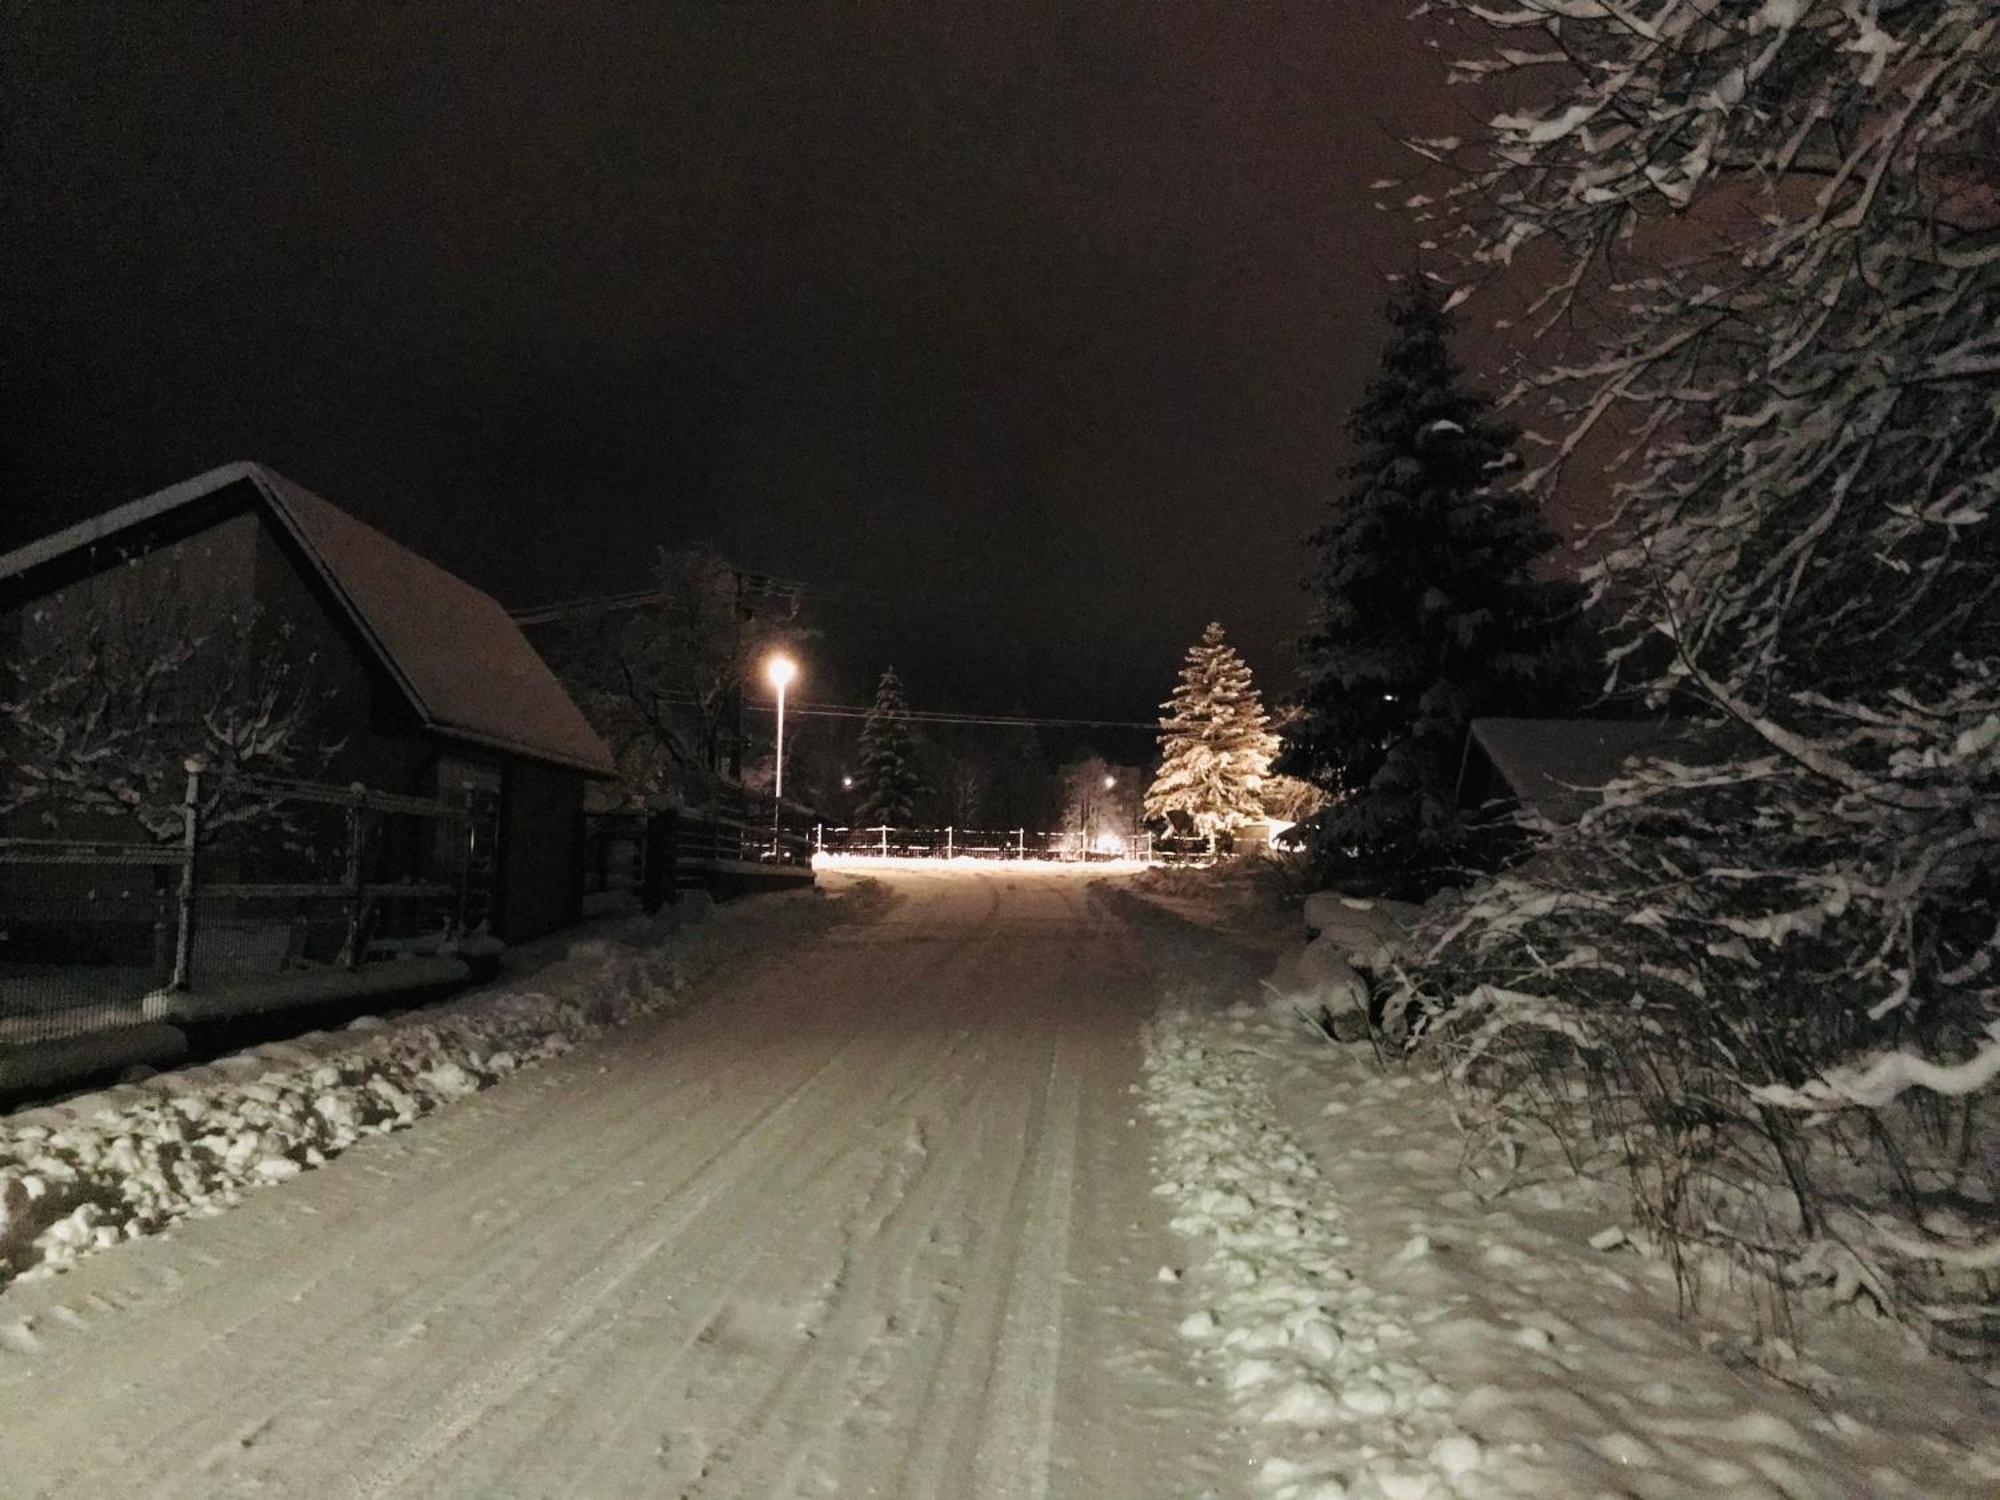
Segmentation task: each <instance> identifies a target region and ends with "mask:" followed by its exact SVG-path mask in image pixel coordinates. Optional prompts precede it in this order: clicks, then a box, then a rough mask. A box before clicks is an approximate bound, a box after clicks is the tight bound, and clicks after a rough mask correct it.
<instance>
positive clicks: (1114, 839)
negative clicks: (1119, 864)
mask: <svg viewBox="0 0 2000 1500" xmlns="http://www.w3.org/2000/svg"><path fill="white" fill-rule="evenodd" d="M1096 843H1097V852H1098V853H1099V854H1123V853H1124V852H1125V840H1124V839H1122V838H1121V837H1119V836H1118V835H1117V834H1115V833H1100V834H1099V835H1098V836H1097V840H1096Z"/></svg>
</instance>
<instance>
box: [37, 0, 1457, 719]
mask: <svg viewBox="0 0 2000 1500" xmlns="http://www.w3.org/2000/svg"><path fill="white" fill-rule="evenodd" d="M1407 9H1408V5H1407V0H1305V3H1299V4H1291V5H1239V4H1223V3H1219V0H1217V3H1209V4H1200V5H1195V4H1149V5H1146V6H1113V5H1108V4H1107V5H1084V4H1066V5H1005V6H994V5H986V4H960V3H939V0H930V3H926V4H919V5H910V6H899V7H889V6H883V5H874V4H869V5H814V6H755V7H750V6H745V7H734V6H731V7H724V6H720V5H662V4H656V3H637V0H632V3H610V0H587V3H586V0H563V3H555V0H549V3H542V4H530V3H516V4H508V5H502V6H493V7H490V8H488V7H478V6H475V5H473V4H470V3H451V4H434V5H425V6H420V7H402V6H393V5H388V4H383V3H380V0H366V3H361V4H347V3H330V0H313V3H310V4H300V5H291V4H286V5H277V4H244V5H217V6H206V7H188V6H184V5H178V4H162V3H148V4H144V5H132V4H125V5H118V6H112V7H98V6H89V5H80V4H72V3H67V0H66V3H64V4H62V5H33V4H20V3H10V4H9V5H7V7H6V14H7V19H6V21H5V24H4V36H0V109H4V111H5V118H4V121H0V125H3V126H4V131H3V132H0V182H4V193H5V203H6V209H5V212H6V215H7V218H8V234H7V243H8V250H7V254H6V255H5V257H4V258H0V296H4V307H0V314H4V317H5V325H6V337H5V342H4V347H0V361H4V364H3V365H0V401H3V402H4V415H0V441H4V452H3V453H0V481H4V482H3V483H0V547H4V546H11V545H15V544H18V543H20V542H22V541H25V540H27V539H29V538H30V537H32V536H35V535H38V534H40V533H42V532H44V531H47V530H50V529H53V528H54V527H56V526H59V525H63V524H67V523H68V522H70V521H73V520H76V519H78V518H80V517H82V516H84V515H87V514H90V513H92V512H94V511H96V510H99V509H102V508H104V507H105V506H108V505H110V504H114V503H116V502H119V501H122V500H126V499H130V498H132V497H134V496H136V495H139V494H142V493H145V492H146V491H148V490H151V489H153V488H157V487H158V486H160V485H162V484H166V483H169V482H172V481H173V480H176V479H179V478H183V477H185V476H187V475H189V474H192V473H194V472H196V471H198V470H200V469H203V468H206V467H209V466H211V465H213V464H217V463H221V462H224V461H227V460H230V459H234V458H256V459H260V460H262V461H264V462H266V463H268V464H270V465H272V466H274V467H276V468H278V469H279V470H281V471H283V472H285V473H287V474H289V475H291V476H292V477H294V478H296V479H298V480H300V481H301V482H303V483H305V484H306V485H308V486H309V487H312V488H314V489H316V490H318V491H319V492H321V493H322V494H324V495H326V496H327V497H328V498H329V499H331V500H333V501H335V502H336V503H337V504H339V505H342V506H343V507H345V508H346V509H348V510H350V511H351V512H353V513H354V514H356V515H358V516H360V517H361V518H362V519H364V520H367V521H369V522H371V523H373V524H375V525H378V526H380V527H382V528H383V529H385V530H387V531H388V532H390V533H391V534H392V535H394V536H396V537H397V538H398V539H400V540H402V541H404V542H406V543H408V544H409V545H411V546H413V547H416V548H417V549H418V550H420V551H422V552H424V553H426V554H428V555H430V556H432V557H434V558H435V559H437V560H438V561H439V562H441V563H443V564H444V565H445V566H447V567H450V568H452V569H454V570H455V571H458V572H460V573H462V574H463V575H465V576H466V577H467V578H469V579H471V580H472V581H473V582H475V583H477V584H479V585H480V586H482V587H484V588H486V589H488V590H490V591H492V592H493V593H495V594H497V595H498V596H499V597H500V598H501V599H502V600H504V601H505V602H507V603H508V604H510V605H517V606H518V605H529V604H535V603H540V602H544V601H546V600H549V599H551V598H561V597H568V596H573V595H576V594H579V593H590V592H599V591H608V590H616V589H622V588H628V587H632V586H634V585H636V584H638V583H641V582H642V581H643V570H644V561H645V558H646V556H647V554H648V552H649V550H650V548H651V546H652V545H653V544H654V543H656V542H667V543H682V542H692V541H707V542H710V543H712V544H714V545H715V546H717V547H718V548H720V549H721V550H722V551H723V552H725V553H726V554H727V555H728V556H730V557H731V558H732V560H734V561H736V562H738V563H739V564H740V565H742V566H744V567H747V568H750V569H753V570H758V571H764V572H769V573H774V574H779V575H783V576H788V577H797V578H801V579H805V580H808V581H810V582H813V583H816V584H821V585H825V586H828V587H830V588H831V589H834V590H837V591H838V592H837V593H835V594H830V595H828V596H827V598H826V599H824V600H823V601H821V603H820V604H819V605H818V606H817V609H816V615H817V618H818V621H819V623H820V624H821V625H822V627H823V628H824V630H825V632H826V633H825V637H824V639H823V640H822V641H821V642H820V644H819V646H818V648H817V651H816V660H815V661H813V662H812V663H811V666H812V668H813V670H814V673H815V677H814V681H813V683H812V685H811V692H812V696H815V697H827V698H841V699H845V700H848V701H854V700H856V699H863V698H865V697H866V695H867V693H868V690H869V688H870V686H871V685H872V682H873V677H874V673H875V671H876V670H878V669H879V667H880V666H881V665H883V664H884V663H886V662H888V661H890V660H893V661H894V663H895V665H896V666H897V667H898V669H899V670H900V671H901V672H902V673H903V675H904V677H905V679H906V681H907V682H908V684H909V687H910V691H911V694H912V698H913V700H914V701H915V703H916V704H917V705H918V706H920V707H939V708H967V709H979V710H993V709H1001V710H1006V709H1025V710H1027V711H1029V712H1033V713H1043V714H1085V715H1091V716H1106V717H1143V716H1146V715H1149V714H1150V713H1151V712H1152V711H1153V708H1154V705H1156V704H1157V703H1158V701H1159V700H1160V699H1161V698H1163V697H1164V696H1165V695H1166V693H1167V691H1168V689H1169V688H1170V687H1171V685H1172V680H1173V675H1174V671H1175V668H1176V666H1177V663H1178V661H1179V658H1180V656H1181V653H1182V651H1183V650H1184V649H1185V647H1186V646H1187V645H1188V644H1189V643H1190V642H1191V641H1192V640H1193V638H1194V637H1195V636H1196V635H1197V633H1198V632H1199V630H1200V627H1201V625H1202V623H1203V622H1204V621H1206V620H1207V619H1209V618H1210V617H1215V618H1219V619H1221V620H1222V621H1223V622H1224V623H1225V624H1226V625H1227V626H1228V627H1229V628H1230V631H1231V633H1232V635H1233V636H1234V637H1236V638H1237V639H1238V640H1239V641H1240V642H1241V643H1242V644H1243V646H1244V647H1245V649H1246V654H1248V655H1249V657H1250V659H1251V661H1252V664H1253V665H1254V666H1255V667H1256V668H1257V669H1258V671H1259V674H1260V677H1261V678H1262V679H1263V680H1264V682H1265V684H1266V686H1267V689H1275V688H1279V687H1281V686H1282V685H1283V683H1284V682H1285V680H1286V679H1287V678H1288V676H1289V672H1290V664H1289V659H1288V657H1287V656H1286V655H1285V652H1284V649H1283V648H1284V642H1285V641H1286V640H1287V638H1288V637H1289V636H1290V635H1291V634H1292V633H1293V632H1294V631H1295V630H1296V628H1297V626H1298V624H1299V621H1300V614H1301V609H1302V605H1303V600H1302V596H1301V594H1300V592H1299V587H1298V584H1299V578H1300V575H1301V573H1302V571H1303V569H1304V565H1305V559H1304V555H1303V553H1302V551H1301V549H1300V546H1299V539H1300V537H1301V536H1302V535H1303V533H1304V532H1305V531H1307V530H1308V529H1309V528H1310V527H1311V526H1312V525H1313V524H1314V522H1315V519H1316V516H1317V513H1318V511H1319V510H1320V508H1321V507H1322V505H1323V504H1324V503H1325V498H1326V496H1327V494H1328V493H1329V486H1330V484H1331V482H1332V476H1333V474H1334V471H1335V468H1336V466H1337V465H1338V463H1339V461H1340V459H1341V457H1342V437H1341V422H1342V420H1343V416H1344V413H1345V409H1346V407H1347V406H1348V404H1349V403H1350V402H1351V400H1352V399H1353V398H1354V396H1355V395H1356V394H1357V392H1358V390H1359V387H1360V383H1361V381H1362V380H1363V379H1364V378H1365V377H1366V375H1367V373H1368V370H1369V368H1370V366H1371V365H1372V362H1373V360H1374V358H1375V355H1376V352H1377V349H1378V347H1379V343H1380V339H1381V336H1382V328H1381V324H1380V319H1379V316H1378V313H1379V306H1380V303H1381V301H1382V298H1383V295H1384V291H1385V287H1384V284H1383V281H1382V275H1383V273H1385V272H1388V271H1394V270H1400V269H1405V268H1407V267H1408V265H1409V264H1410V263H1411V248H1410V247H1411V245H1412V244H1413V242H1414V240H1415V238H1416V231H1415V230H1414V229H1413V228H1412V226H1410V225H1409V224H1408V223H1407V222H1405V221H1404V220H1403V219H1402V218H1401V217H1400V216H1397V215H1393V214H1387V213H1384V212H1382V211H1380V210H1379V209H1378V208H1376V207H1375V205H1374V198H1375V196H1376V195H1374V194H1371V193H1370V192H1369V190H1368V186H1367V185H1368V183H1369V182H1370V181H1371V180H1372V179H1374V178H1377V177H1380V176H1383V175H1385V174H1390V173H1395V172H1398V171H1401V170H1404V169H1405V168H1406V167H1407V166H1408V160H1407V157H1406V156H1405V154H1404V153H1403V152H1402V150H1401V148H1399V147H1398V146H1397V145H1396V143H1395V140H1394V134H1395V132H1396V131H1398V130H1410V129H1429V128H1433V127H1438V128H1445V127H1449V126H1451V125H1452V124H1453V123H1455V122H1456V121H1457V120H1458V118H1459V116H1458V113H1457V112H1458V111H1459V110H1460V109H1461V108H1463V107H1464V104H1465V102H1466V101H1462V100H1461V99H1460V98H1459V96H1457V95H1456V94H1447V92H1446V91H1445V89H1444V87H1443V85H1442V81H1441V66H1440V63H1439V61H1438V58H1437V56H1436V54H1435V53H1433V52H1431V51H1429V50H1427V49H1426V48H1425V47H1424V45H1423V43H1422V38H1421V36H1420V34H1419V33H1418V32H1417V31H1416V30H1415V29H1414V28H1413V27H1411V26H1410V25H1409V24H1408V23H1407V22H1405V21H1404V20H1403V19H1402V17H1403V14H1404V13H1405V12H1406V11H1407Z"/></svg>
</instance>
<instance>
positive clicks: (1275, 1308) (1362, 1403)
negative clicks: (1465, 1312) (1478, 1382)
mask: <svg viewBox="0 0 2000 1500" xmlns="http://www.w3.org/2000/svg"><path fill="white" fill-rule="evenodd" d="M1254 1015H1255V1012H1254V1011H1252V1010H1250V1009H1249V1008H1248V1007H1239V1008H1238V1009H1237V1010H1236V1011H1235V1012H1232V1013H1231V1016H1232V1019H1230V1020H1225V1021H1223V1022H1220V1023H1218V1022H1215V1021H1212V1020H1203V1019H1201V1018H1199V1017H1197V1016H1195V1015H1194V1014H1193V1013H1191V1012H1189V1011H1187V1010H1185V1009H1176V1010H1173V1011H1170V1012H1168V1013H1166V1014H1164V1015H1163V1016H1162V1017H1161V1018H1160V1019H1159V1020H1156V1021H1155V1022H1154V1023H1153V1024H1152V1025H1151V1026H1150V1027H1149V1028H1148V1029H1147V1033H1146V1095H1145V1107H1146V1110H1147V1112H1148V1113H1149V1114H1151V1115H1152V1116H1153V1118H1154V1119H1155V1121H1156V1122H1157V1123H1158V1124H1159V1126H1160V1134H1161V1140H1162V1148H1161V1160H1160V1175H1161V1181H1160V1183H1159V1184H1158V1186H1156V1187H1155V1188H1154V1192H1155V1193H1156V1194H1158V1195H1159V1196H1161V1197H1164V1198H1166V1199H1168V1200H1170V1202H1171V1203H1172V1204H1173V1207H1174V1209H1175V1216H1174V1219H1173V1228H1174V1230H1175V1231H1176V1232H1177V1233H1179V1234H1181V1235H1183V1236H1186V1237H1187V1238H1189V1239H1191V1240H1194V1241H1196V1242H1197V1243H1198V1244H1199V1245H1201V1246H1202V1248H1203V1249H1204V1251H1205V1252H1206V1253H1205V1255H1204V1256H1203V1258H1202V1261H1201V1263H1200V1264H1199V1265H1198V1267H1197V1268H1196V1273H1195V1275H1193V1276H1192V1277H1190V1278H1189V1283H1188V1284H1189V1287H1190V1290H1191V1291H1192V1292H1193V1293H1194V1295H1195V1296H1196V1297H1198V1298H1199V1299H1200V1300H1201V1304H1202V1305H1200V1306H1199V1307H1197V1309H1196V1310H1195V1311H1193V1312H1191V1313H1190V1314H1189V1315H1188V1316H1187V1318H1186V1319H1185V1320H1184V1321H1183V1322H1182V1323H1181V1325H1180V1332H1181V1335H1182V1336H1183V1337H1184V1338H1187V1339H1188V1340H1190V1341H1191V1342H1193V1343H1194V1344H1196V1345H1197V1346H1198V1347H1199V1348H1200V1349H1201V1350H1202V1351H1203V1357H1204V1360H1205V1362H1207V1363H1208V1364H1209V1365H1210V1366H1211V1368H1212V1369H1214V1371H1215V1372H1216V1375H1217V1376H1218V1378H1219V1379H1220V1380H1221V1382H1222V1384H1223V1386H1224V1388H1225V1389H1226V1390H1227V1391H1228V1393H1229V1397H1230V1400H1231V1402H1232V1403H1233V1404H1234V1406H1235V1409H1236V1411H1237V1413H1238V1415H1239V1416H1240V1417H1241V1418H1242V1419H1243V1421H1244V1423H1245V1425H1246V1426H1247V1427H1248V1428H1249V1429H1250V1441H1251V1443H1252V1445H1253V1447H1254V1449H1255V1450H1256V1453H1257V1456H1258V1458H1259V1459H1260V1467H1259V1469H1258V1477H1259V1480H1260V1483H1261V1484H1262V1486H1263V1488H1264V1489H1266V1490H1267V1491H1268V1492H1270V1493H1271V1494H1272V1495H1273V1496H1275V1497H1276V1500H1457V1497H1461V1496H1463V1497H1468V1500H1469V1497H1471V1496H1473V1495H1475V1494H1477V1493H1478V1486H1479V1483H1480V1478H1479V1476H1480V1470H1481V1468H1482V1466H1483V1465H1484V1463H1485V1461H1486V1458H1487V1455H1486V1454H1485V1453H1484V1452H1483V1450H1482V1448H1481V1445H1480V1444H1479V1443H1478V1441H1477V1440H1475V1439H1474V1438H1472V1437H1470V1436H1468V1435H1467V1434H1465V1433H1463V1432H1461V1431H1459V1430H1458V1428H1457V1427H1456V1426H1455V1425H1454V1424H1453V1422H1452V1420H1451V1417H1450V1411H1451V1409H1452V1407H1453V1406H1454V1404H1455V1400H1456V1398H1455V1397H1454V1396H1453V1395H1452V1393H1451V1392H1450V1391H1449V1390H1447V1389H1446V1388H1445V1387H1444V1386H1443V1385H1441V1384H1440V1383H1439V1382H1438V1381H1437V1380H1435V1379H1434V1378H1433V1377H1432V1376H1431V1374H1430V1372H1429V1371H1427V1370H1425V1369H1423V1368H1422V1367H1420V1366H1419V1365H1417V1364H1416V1363H1414V1362H1413V1361H1412V1360H1411V1359H1409V1358H1408V1357H1407V1356H1406V1351H1407V1350H1408V1349H1409V1348H1410V1347H1411V1346H1412V1345H1413V1344H1414V1343H1415V1341H1416V1340H1415V1335H1414V1334H1413V1332H1412V1331H1411V1329H1410V1327H1409V1326H1408V1322H1407V1320H1406V1319H1404V1318H1403V1317H1402V1309H1401V1307H1400V1302H1399V1299H1397V1298H1395V1297H1393V1296H1389V1295H1384V1294H1381V1293H1378V1292H1376V1291H1374V1290H1372V1289H1371V1288H1369V1287H1366V1286H1364V1285H1362V1284H1361V1283H1360V1282H1358V1281H1357V1280H1356V1279H1355V1278H1354V1276H1353V1274H1352V1272H1350V1271H1349V1270H1348V1268H1347V1266H1346V1264H1345V1263H1344V1256H1343V1252H1346V1253H1347V1256H1348V1257H1351V1254H1352V1252H1353V1242H1352V1240H1351V1239H1350V1238H1349V1236H1348V1234H1347V1232H1346V1221H1345V1218H1344V1216H1343V1214H1342V1212H1341V1209H1340V1206H1339V1204H1338V1202H1337V1201H1336V1200H1335V1197H1334V1194H1333V1191H1332V1189H1331V1188H1330V1186H1329V1185H1328V1184H1327V1182H1326V1181H1325V1179H1324V1178H1322V1177H1321V1175H1320V1173H1319V1170H1318V1168H1317V1167H1315V1166H1314V1165H1313V1163H1312V1161H1311V1159H1310V1158H1309V1157H1308V1156H1307V1155H1306V1153H1305V1151H1304V1150H1302V1149H1301V1148H1300V1146H1299V1145H1298V1143H1297V1142H1296V1141H1294V1140H1293V1139H1292V1138H1291V1136H1290V1135H1289V1134H1288V1133H1287V1132H1286V1131H1285V1130H1284V1128H1283V1127H1282V1126H1281V1125H1280V1124H1279V1122H1278V1114H1277V1109H1276V1106H1275V1103H1274V1101H1273V1100H1272V1098H1271V1095H1270V1092H1269V1089H1268V1088H1267V1087H1266V1085H1265V1084H1264V1082H1263V1080H1262V1077H1261V1075H1260V1072H1259V1070H1258V1068H1257V1066H1256V1063H1257V1053H1256V1052H1255V1050H1254V1044H1253V1042H1252V1039H1251V1030H1250V1027H1249V1024H1248V1022H1249V1019H1250V1018H1251V1017H1253V1016H1254Z"/></svg>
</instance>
